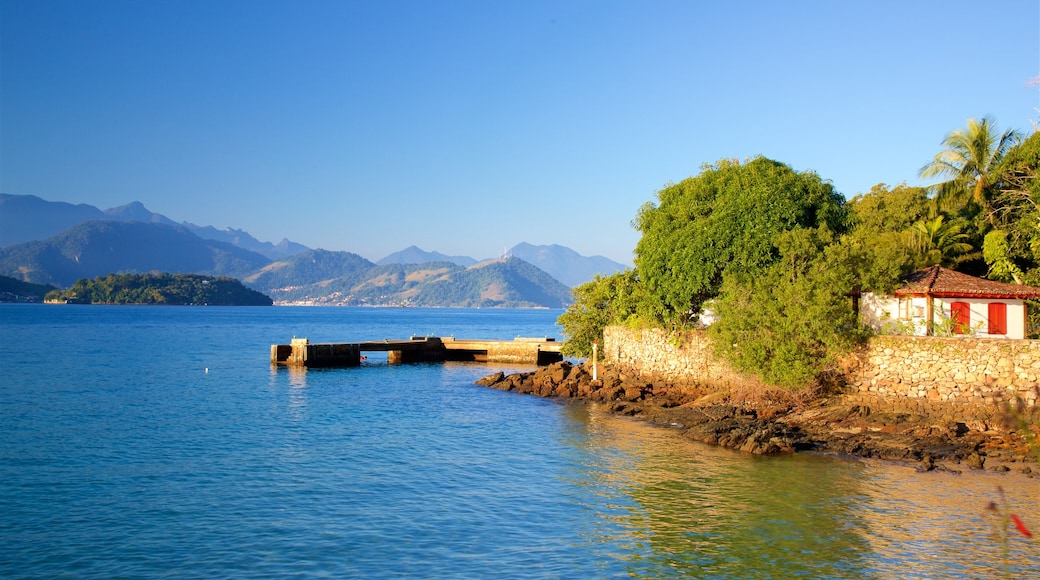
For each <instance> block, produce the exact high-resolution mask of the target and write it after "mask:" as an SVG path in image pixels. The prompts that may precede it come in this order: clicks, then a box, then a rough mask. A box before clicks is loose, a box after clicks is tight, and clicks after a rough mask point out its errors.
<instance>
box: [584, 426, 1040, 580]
mask: <svg viewBox="0 0 1040 580" xmlns="http://www.w3.org/2000/svg"><path fill="white" fill-rule="evenodd" d="M566 413H567V415H568V417H569V419H570V420H571V421H573V423H572V424H573V428H572V429H571V430H569V431H566V435H565V436H564V438H565V441H564V443H566V444H567V445H569V446H572V447H573V448H574V449H575V451H576V452H578V453H579V455H580V456H581V460H582V470H581V471H580V472H579V473H575V474H573V475H572V477H573V478H574V481H573V482H571V483H572V484H574V485H576V486H579V487H581V488H583V489H585V490H586V491H588V492H589V493H590V494H592V495H593V496H594V497H595V498H596V502H597V503H596V505H594V506H589V507H590V509H593V510H595V511H596V521H597V522H598V523H597V524H596V525H597V529H596V530H591V531H590V532H589V533H588V534H587V541H589V542H590V543H594V542H604V543H613V544H615V545H618V546H622V547H623V548H624V554H623V555H622V556H621V557H623V558H624V559H625V561H626V566H627V571H628V573H629V574H631V575H633V576H636V577H661V576H674V575H688V576H694V577H706V576H707V577H742V578H775V577H791V576H803V577H828V578H862V577H883V578H889V577H891V578H895V577H915V576H916V577H949V576H961V575H969V576H975V577H978V576H982V577H992V576H994V575H999V574H1001V573H1002V572H1003V566H1004V559H1003V558H1002V556H1001V550H1000V547H999V544H997V543H995V540H994V537H993V534H992V533H991V532H992V527H991V525H990V524H991V522H990V521H989V520H987V519H984V518H983V517H982V516H981V515H980V514H981V513H982V510H983V509H984V507H985V505H986V503H987V502H988V501H989V500H990V498H989V497H988V496H987V494H988V493H990V492H993V491H994V490H995V489H996V487H995V486H996V485H997V484H999V483H1000V482H1003V483H1004V487H1005V489H1007V488H1008V487H1011V486H1013V487H1014V493H1011V492H1009V494H1008V495H1009V498H1008V499H1009V501H1011V502H1013V503H1014V505H1015V506H1016V509H1017V510H1019V512H1020V513H1029V514H1034V513H1036V514H1040V494H1038V493H1037V488H1036V485H1037V484H1036V483H1035V482H1034V481H1033V480H1030V479H1026V478H1024V477H1013V476H999V475H996V474H979V473H973V474H965V475H962V476H957V475H953V474H941V473H928V474H919V473H916V472H915V471H914V470H913V469H912V468H910V467H906V466H903V465H895V464H888V463H881V462H863V461H858V460H848V461H845V460H839V459H836V458H832V457H822V456H814V455H807V454H800V455H795V456H783V457H766V458H763V457H754V456H748V455H746V454H741V453H739V452H735V451H730V450H725V449H719V448H715V447H711V446H706V445H702V444H698V443H695V442H690V441H687V440H685V439H683V438H681V437H680V436H679V435H678V433H677V432H675V431H671V430H668V429H665V428H658V427H654V426H651V425H648V424H646V423H643V422H640V421H635V420H631V419H628V418H623V417H616V416H612V415H608V414H605V413H603V412H602V411H601V410H597V409H595V408H587V407H583V406H578V405H575V406H571V407H568V409H567V411H566ZM1009 539H1010V540H1011V544H1012V545H1011V546H1010V551H1011V552H1010V554H1011V557H1010V558H1009V559H1008V561H1009V562H1010V567H1009V570H1010V573H1012V574H1014V575H1019V574H1023V575H1027V576H1036V575H1037V574H1040V565H1038V563H1037V561H1036V560H1035V554H1034V552H1033V551H1032V550H1030V549H1029V548H1031V547H1032V546H1031V545H1029V544H1028V543H1027V542H1025V541H1024V540H1025V538H1021V537H1018V538H1009Z"/></svg>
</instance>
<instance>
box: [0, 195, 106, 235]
mask: <svg viewBox="0 0 1040 580" xmlns="http://www.w3.org/2000/svg"><path fill="white" fill-rule="evenodd" d="M105 218H106V216H105V212H103V211H101V210H99V209H98V208H96V207H94V206H92V205H87V204H85V203H81V204H79V205H72V204H71V203H65V202H61V201H46V200H43V199H40V198H38V197H36V196H35V195H9V194H6V193H0V247H4V246H10V245H12V244H20V243H22V242H31V241H34V240H43V239H46V238H49V237H51V236H53V235H55V234H58V233H61V232H63V231H65V230H67V229H68V228H71V227H72V226H74V225H76V224H78V223H82V222H85V221H90V220H101V219H105Z"/></svg>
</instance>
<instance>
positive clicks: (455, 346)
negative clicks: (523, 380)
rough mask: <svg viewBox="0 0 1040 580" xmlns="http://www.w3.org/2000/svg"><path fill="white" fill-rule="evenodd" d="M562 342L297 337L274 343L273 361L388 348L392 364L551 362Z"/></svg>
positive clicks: (299, 362) (348, 356)
mask: <svg viewBox="0 0 1040 580" xmlns="http://www.w3.org/2000/svg"><path fill="white" fill-rule="evenodd" d="M561 346H562V343H559V342H556V339H554V338H516V339H513V340H456V339H455V338H441V337H437V336H422V337H417V336H413V337H411V338H409V339H407V340H381V341H369V342H353V343H315V344H312V343H311V342H310V341H309V340H307V339H306V338H294V339H292V342H291V343H290V344H273V345H271V364H274V365H287V366H301V367H350V366H358V365H360V364H361V356H362V355H361V353H362V352H386V353H387V362H388V363H389V364H401V363H409V362H435V361H473V362H487V363H504V364H531V365H548V364H552V363H554V362H557V361H561V360H563V355H562V354H560V347H561Z"/></svg>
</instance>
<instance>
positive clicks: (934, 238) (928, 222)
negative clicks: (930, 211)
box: [913, 214, 975, 268]
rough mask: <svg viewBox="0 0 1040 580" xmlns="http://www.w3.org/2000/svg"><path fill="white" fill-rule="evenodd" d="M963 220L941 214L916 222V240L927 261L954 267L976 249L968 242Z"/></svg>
mask: <svg viewBox="0 0 1040 580" xmlns="http://www.w3.org/2000/svg"><path fill="white" fill-rule="evenodd" d="M964 227H965V223H964V222H963V221H962V220H954V221H949V222H948V221H946V216H944V215H942V214H939V215H935V216H932V217H929V218H928V219H922V220H919V221H917V222H914V226H913V232H914V242H915V243H916V244H917V247H918V250H919V251H920V252H921V253H922V254H924V256H925V259H926V261H927V263H929V264H940V265H942V266H946V267H948V268H949V267H954V266H956V265H957V264H958V263H960V262H961V261H963V260H964V258H965V257H966V256H969V255H970V252H972V250H974V249H975V247H974V246H972V245H971V244H970V243H968V241H967V240H968V239H969V236H968V234H967V233H965V232H964Z"/></svg>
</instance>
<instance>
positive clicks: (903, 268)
mask: <svg viewBox="0 0 1040 580" xmlns="http://www.w3.org/2000/svg"><path fill="white" fill-rule="evenodd" d="M932 206H933V204H932V201H931V200H930V199H929V198H928V192H927V190H925V189H924V188H921V187H909V186H907V185H905V184H902V185H899V186H896V187H895V188H888V187H887V186H886V185H884V184H878V185H875V186H874V187H873V188H872V189H871V190H870V192H869V193H867V194H864V195H859V196H856V197H854V198H852V199H851V200H849V203H848V207H849V210H850V213H851V218H852V219H851V221H852V229H851V231H850V232H849V234H848V235H846V236H844V237H843V238H842V239H841V241H840V243H842V244H843V245H845V246H846V247H847V251H848V252H849V253H850V254H851V255H855V256H858V257H859V258H858V261H857V265H856V271H857V273H858V276H859V279H858V282H857V286H856V289H860V290H869V291H874V292H880V293H888V292H891V291H892V290H894V289H895V287H896V286H897V284H898V282H899V279H900V278H901V277H902V276H904V275H906V274H908V273H910V272H912V271H914V270H917V269H920V268H923V267H926V266H930V265H931V264H929V263H928V261H927V257H926V256H925V255H923V253H922V252H921V251H920V247H919V246H918V245H917V244H915V240H914V237H915V236H914V231H913V227H914V223H916V222H918V221H919V220H922V219H924V218H925V217H927V216H928V215H929V213H930V212H931V211H932V209H931V208H932Z"/></svg>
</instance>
